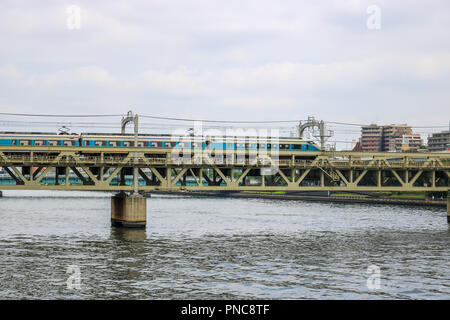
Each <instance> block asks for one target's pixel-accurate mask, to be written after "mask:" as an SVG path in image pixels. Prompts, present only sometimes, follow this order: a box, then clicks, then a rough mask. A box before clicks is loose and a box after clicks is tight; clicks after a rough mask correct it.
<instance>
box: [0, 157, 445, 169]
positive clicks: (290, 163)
mask: <svg viewBox="0 0 450 320" xmlns="http://www.w3.org/2000/svg"><path fill="white" fill-rule="evenodd" d="M4 158H6V160H7V161H9V162H11V163H12V164H14V165H19V166H20V165H21V164H22V165H28V166H31V165H34V166H37V165H61V166H64V165H74V166H76V165H90V166H96V165H98V166H101V165H111V166H114V165H122V166H133V165H135V164H137V165H138V166H146V165H149V164H150V165H195V164H201V165H226V166H229V165H234V166H262V167H264V166H274V165H275V166H279V167H296V168H310V167H334V168H336V169H342V170H345V169H353V168H360V169H370V168H374V169H377V168H380V167H383V168H386V167H388V168H392V169H402V168H405V169H406V168H407V169H412V168H417V169H422V168H434V167H440V168H445V169H448V168H450V162H448V161H442V162H441V163H440V164H438V163H437V162H436V161H435V162H432V163H428V162H426V161H414V160H413V159H409V160H408V161H403V160H401V161H387V163H386V162H384V163H379V162H377V161H375V162H374V161H373V160H331V159H326V160H324V159H319V160H318V161H316V160H299V159H295V160H292V159H267V158H254V159H248V158H247V159H241V160H240V161H234V162H230V161H229V159H226V158H219V159H217V158H210V157H203V158H200V160H201V162H196V161H195V159H194V158H188V159H181V160H179V161H176V160H173V159H170V158H161V157H145V156H142V155H141V156H140V157H138V159H136V160H137V161H135V159H134V158H133V157H128V159H127V155H120V156H119V155H118V156H112V155H104V156H98V155H83V154H80V155H76V157H73V156H70V155H63V156H60V155H46V154H34V155H33V156H31V155H30V154H4ZM2 163H4V159H3V160H2V158H0V165H3V166H6V165H7V164H2Z"/></svg>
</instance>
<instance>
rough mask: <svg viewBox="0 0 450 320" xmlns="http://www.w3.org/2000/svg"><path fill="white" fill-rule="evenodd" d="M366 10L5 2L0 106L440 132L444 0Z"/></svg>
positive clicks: (449, 46) (448, 68)
mask: <svg viewBox="0 0 450 320" xmlns="http://www.w3.org/2000/svg"><path fill="white" fill-rule="evenodd" d="M70 4H72V3H70ZM371 4H373V3H372V1H369V0H367V1H365V0H361V1H356V0H348V1H337V0H329V1H320V2H318V1H317V2H313V1H297V0H285V1H270V0H259V1H245V2H242V1H238V0H230V1H209V0H193V1H181V0H164V1H162V0H155V1H144V0H130V1H114V2H111V1H106V0H99V1H95V2H93V1H84V0H81V1H79V2H78V3H77V5H79V6H80V8H81V9H82V13H83V16H82V18H83V19H82V25H81V29H80V30H69V29H68V28H67V26H66V19H67V13H66V5H65V4H62V3H61V2H59V1H52V0H48V1H39V2H27V3H23V2H20V1H4V3H3V4H2V11H1V12H0V45H1V48H2V50H0V110H3V109H4V110H6V109H7V110H11V108H13V109H17V111H24V110H39V112H43V113H60V112H61V110H62V108H67V109H71V110H76V111H77V112H83V111H84V112H86V113H92V112H94V110H95V113H110V112H111V111H112V110H114V111H117V112H125V111H128V109H129V108H130V106H131V107H132V108H133V109H134V110H135V111H136V112H140V113H147V114H155V115H161V116H185V117H194V116H195V117H198V118H210V119H227V118H228V119H235V120H242V119H251V120H256V119H261V120H272V119H282V120H284V119H304V118H306V117H307V116H308V115H315V116H316V117H317V118H323V119H326V120H336V121H349V122H358V123H368V122H373V121H377V122H379V123H383V122H389V123H391V122H392V123H395V122H399V123H404V122H407V123H411V124H416V125H420V124H423V123H425V122H426V123H427V124H430V125H433V124H441V123H444V124H446V123H447V121H448V116H449V113H448V101H450V92H449V90H448V88H449V87H450V42H449V41H448V39H449V38H450V21H449V19H448V17H447V12H448V9H449V4H448V2H447V1H444V0H432V1H427V2H423V1H395V2H392V1H384V0H380V1H378V2H377V4H378V5H379V7H380V9H381V19H382V22H381V29H380V30H378V31H374V30H368V29H367V27H366V19H367V17H368V16H367V13H366V8H367V7H368V6H369V5H371ZM67 5H68V4H67Z"/></svg>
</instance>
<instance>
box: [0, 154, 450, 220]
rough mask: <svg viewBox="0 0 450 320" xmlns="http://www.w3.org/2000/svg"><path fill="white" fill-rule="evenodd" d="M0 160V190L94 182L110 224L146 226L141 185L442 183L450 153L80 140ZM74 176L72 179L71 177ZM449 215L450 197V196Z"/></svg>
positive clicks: (86, 186)
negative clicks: (221, 149) (180, 149)
mask: <svg viewBox="0 0 450 320" xmlns="http://www.w3.org/2000/svg"><path fill="white" fill-rule="evenodd" d="M0 167H2V168H3V169H4V170H5V172H6V175H7V177H8V179H9V180H10V181H12V183H4V184H2V181H5V180H2V179H0V190H1V189H3V190H98V191H112V192H116V193H117V194H116V195H114V196H113V197H112V201H111V219H112V223H113V224H114V225H122V226H130V227H132V226H145V224H146V199H145V198H143V197H141V196H139V195H138V191H140V190H142V191H152V190H204V191H206V190H214V191H219V190H223V191H240V190H247V191H249V190H250V191H315V190H330V191H408V192H413V191H419V192H425V191H443V192H448V190H449V188H450V153H382V152H378V153H368V152H324V151H292V150H290V151H277V154H276V157H275V156H271V154H270V152H269V154H267V153H265V154H264V156H262V155H260V154H259V153H258V150H255V151H252V150H246V151H245V152H244V153H241V154H238V152H237V151H234V153H231V154H227V156H226V157H225V156H221V155H218V154H217V153H215V151H214V150H200V152H199V151H198V150H194V149H191V150H188V151H187V152H186V150H184V154H183V156H182V157H179V156H174V152H173V150H170V149H163V148H160V149H158V148H152V149H150V148H140V147H137V148H134V147H128V148H120V147H108V148H102V147H82V146H70V147H68V146H0ZM73 177H76V179H73ZM447 220H448V222H449V223H450V198H448V199H447Z"/></svg>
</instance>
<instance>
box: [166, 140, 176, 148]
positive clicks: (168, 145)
mask: <svg viewBox="0 0 450 320" xmlns="http://www.w3.org/2000/svg"><path fill="white" fill-rule="evenodd" d="M164 146H165V147H166V148H172V147H173V146H175V142H169V141H167V142H165V143H164Z"/></svg>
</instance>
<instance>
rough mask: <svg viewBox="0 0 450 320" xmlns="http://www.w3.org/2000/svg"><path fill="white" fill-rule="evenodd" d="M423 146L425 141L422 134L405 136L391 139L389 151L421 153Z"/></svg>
mask: <svg viewBox="0 0 450 320" xmlns="http://www.w3.org/2000/svg"><path fill="white" fill-rule="evenodd" d="M422 145H423V139H422V137H421V136H420V134H404V135H402V136H401V137H395V138H391V139H390V143H389V151H391V152H403V151H419V149H420V147H421V146H422Z"/></svg>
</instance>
